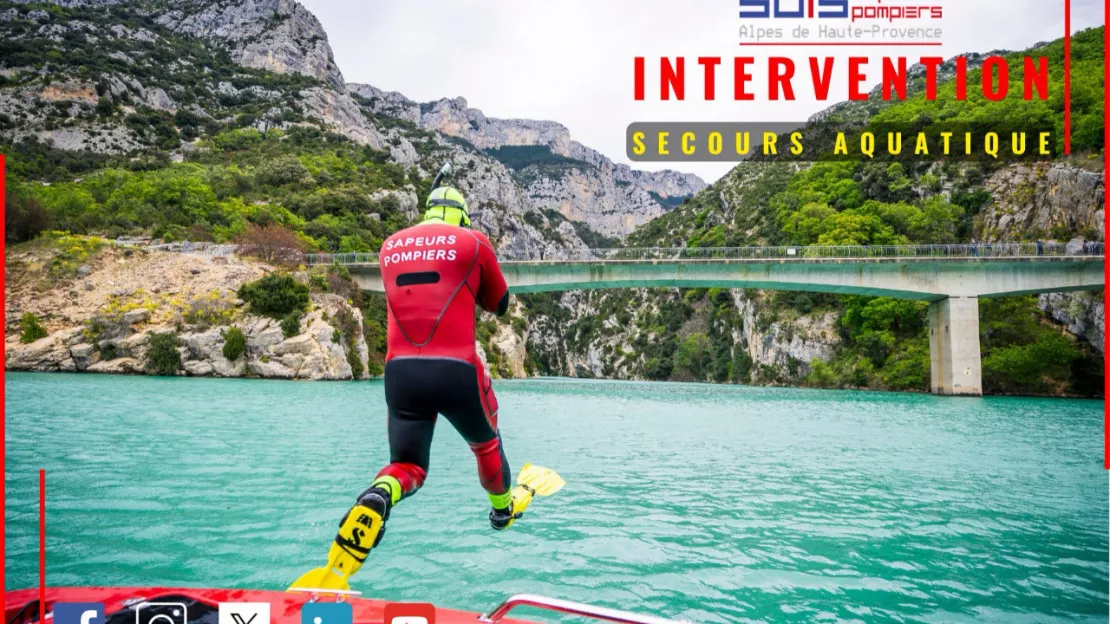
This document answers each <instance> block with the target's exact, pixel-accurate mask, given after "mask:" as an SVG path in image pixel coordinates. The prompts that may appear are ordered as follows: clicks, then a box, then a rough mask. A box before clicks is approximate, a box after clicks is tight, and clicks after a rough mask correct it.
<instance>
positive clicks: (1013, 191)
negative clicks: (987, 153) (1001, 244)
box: [976, 163, 1106, 242]
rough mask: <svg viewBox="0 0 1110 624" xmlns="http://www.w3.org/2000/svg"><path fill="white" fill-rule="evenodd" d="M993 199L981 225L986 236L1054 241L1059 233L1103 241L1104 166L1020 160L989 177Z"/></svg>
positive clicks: (979, 231)
mask: <svg viewBox="0 0 1110 624" xmlns="http://www.w3.org/2000/svg"><path fill="white" fill-rule="evenodd" d="M984 188H985V189H986V190H987V191H988V192H990V194H991V201H990V202H989V203H988V204H987V205H986V206H985V207H984V208H983V212H982V213H981V215H980V219H979V220H978V221H977V225H976V237H977V238H978V239H979V240H982V241H988V242H997V241H1013V240H1035V239H1042V240H1052V239H1053V236H1054V233H1055V232H1067V233H1068V234H1067V237H1066V238H1065V239H1063V240H1060V241H1059V242H1068V240H1070V239H1071V238H1072V236H1073V235H1074V233H1077V232H1078V233H1080V234H1082V235H1085V236H1086V238H1087V239H1088V240H1098V239H1099V238H1100V233H1101V232H1102V231H1103V224H1104V222H1105V218H1106V215H1105V214H1104V212H1103V197H1104V193H1105V189H1104V188H1103V184H1102V173H1101V171H1098V172H1096V171H1088V170H1086V169H1080V168H1078V167H1075V166H1073V165H1070V164H1067V163H1017V164H1012V165H1008V166H1006V167H1002V168H1001V169H999V170H998V171H996V172H995V173H993V174H992V175H991V177H990V178H989V179H988V180H987V182H986V184H985V187H984Z"/></svg>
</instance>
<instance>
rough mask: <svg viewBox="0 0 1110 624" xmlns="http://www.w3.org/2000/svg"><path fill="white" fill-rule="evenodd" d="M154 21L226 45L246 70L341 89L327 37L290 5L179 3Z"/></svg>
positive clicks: (267, 0) (279, 0)
mask: <svg viewBox="0 0 1110 624" xmlns="http://www.w3.org/2000/svg"><path fill="white" fill-rule="evenodd" d="M155 19H156V21H157V22H158V23H159V24H161V25H163V26H166V27H168V28H171V29H172V30H175V31H178V32H182V33H186V34H190V35H193V36H197V37H206V38H218V39H222V40H224V41H226V42H227V43H228V45H229V46H230V48H231V52H232V56H233V58H235V59H236V60H237V61H238V62H239V63H240V64H242V65H246V66H247V67H255V68H258V69H265V70H269V71H272V72H276V73H280V74H286V73H297V74H304V75H306V76H311V77H313V78H316V79H317V80H320V81H322V82H326V83H329V84H331V85H332V86H333V87H336V88H338V89H342V88H343V75H342V74H341V73H340V71H339V68H338V67H337V66H336V65H335V61H334V58H333V56H332V51H331V45H330V44H329V43H328V37H327V33H325V32H324V28H323V26H321V25H320V21H319V20H317V19H316V16H315V15H313V14H312V13H311V12H310V11H309V10H308V9H306V8H304V6H302V5H301V4H300V3H299V2H296V0H248V1H246V2H227V1H217V2H206V1H204V0H179V1H178V2H175V3H173V4H171V5H170V8H169V10H167V11H165V12H163V13H161V14H159V15H157V16H156V18H155Z"/></svg>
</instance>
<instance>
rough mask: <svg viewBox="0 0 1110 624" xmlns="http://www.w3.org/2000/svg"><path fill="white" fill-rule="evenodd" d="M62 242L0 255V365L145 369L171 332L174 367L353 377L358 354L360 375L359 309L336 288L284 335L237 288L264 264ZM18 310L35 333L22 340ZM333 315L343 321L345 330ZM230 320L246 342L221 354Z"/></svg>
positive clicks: (202, 372)
mask: <svg viewBox="0 0 1110 624" xmlns="http://www.w3.org/2000/svg"><path fill="white" fill-rule="evenodd" d="M62 240H63V241H64V245H51V244H45V243H33V244H31V245H29V246H28V245H24V246H18V247H17V248H16V249H15V250H14V252H12V253H9V255H8V257H7V258H6V263H5V266H6V269H7V277H8V289H7V297H6V299H5V302H4V303H5V311H6V318H7V319H8V326H7V328H6V331H5V341H6V344H5V367H6V368H7V369H8V370H17V371H44V372H52V371H66V372H83V371H85V372H90V373H122V374H145V373H149V372H151V371H152V367H153V365H154V362H153V359H152V348H151V345H152V342H153V340H152V339H153V338H154V337H156V336H159V335H163V336H165V335H169V336H172V337H173V340H174V344H175V349H176V351H177V353H178V360H179V363H178V364H177V365H176V366H175V367H174V370H175V371H176V374H177V375H189V376H202V377H263V378H278V379H312V380H323V379H352V378H354V377H355V376H356V374H355V372H354V371H353V369H352V360H353V359H357V360H358V363H357V364H356V366H357V368H358V369H359V371H358V373H357V376H359V377H366V374H367V373H366V371H367V370H368V368H367V366H366V364H367V363H368V361H369V359H370V353H369V352H368V349H367V344H366V340H365V337H364V336H365V334H364V331H363V321H362V314H361V313H360V312H359V311H358V310H357V309H356V308H353V307H352V306H351V305H350V304H349V303H348V302H347V301H346V300H345V299H344V298H343V297H341V296H339V295H336V294H327V293H315V294H313V295H312V302H311V307H310V309H309V311H308V312H307V313H306V314H304V316H303V317H302V318H301V319H300V322H299V324H298V326H297V327H296V328H295V329H296V331H288V330H285V329H284V328H283V327H281V324H280V323H279V322H278V321H277V320H274V319H271V318H269V317H265V316H260V315H257V314H251V313H250V312H249V311H248V309H247V308H246V307H244V305H243V302H242V301H240V300H239V299H238V298H237V296H236V294H235V293H236V291H237V290H238V288H239V287H240V286H241V285H242V284H243V283H245V282H247V281H250V280H253V279H256V278H258V277H261V276H262V275H264V274H265V273H267V272H269V271H270V268H269V267H267V266H265V265H262V264H258V263H255V262H251V261H247V260H243V259H240V258H236V257H227V256H222V257H207V256H201V255H192V254H179V253H170V252H146V251H142V250H136V249H129V248H120V247H116V246H113V245H107V244H106V243H99V242H93V243H91V244H88V243H86V242H75V239H74V238H73V237H66V238H64V239H62ZM77 240H80V241H84V240H85V239H77ZM81 245H85V248H86V250H87V253H86V254H83V255H82V258H81V260H80V261H81V264H80V265H78V266H75V267H72V268H71V269H67V270H65V271H63V272H59V271H58V269H57V267H58V266H63V265H65V263H67V262H69V260H67V258H69V256H68V254H69V253H70V252H68V251H67V250H66V247H69V248H73V247H75V246H81ZM303 279H307V276H304V277H303ZM27 315H30V316H32V317H34V318H35V319H36V322H37V323H39V324H41V325H42V326H43V329H44V331H43V332H42V333H44V334H45V335H44V336H43V337H41V338H38V339H35V340H33V341H30V342H27V343H24V342H22V341H21V330H22V329H23V325H25V324H26V321H25V320H24V319H25V318H26V316H27ZM340 318H348V319H352V321H353V325H352V327H353V329H351V328H348V327H345V326H344V325H343V324H342V323H340V322H338V321H337V320H336V319H340ZM232 327H234V328H237V329H238V330H239V331H241V332H242V333H243V335H244V336H245V338H246V345H245V349H244V351H243V353H242V354H241V355H239V356H237V357H235V358H234V359H229V358H228V357H226V356H225V354H224V346H225V344H226V342H227V337H228V332H229V331H230V330H231V328H232ZM352 354H353V355H352Z"/></svg>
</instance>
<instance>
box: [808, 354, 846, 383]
mask: <svg viewBox="0 0 1110 624" xmlns="http://www.w3.org/2000/svg"><path fill="white" fill-rule="evenodd" d="M806 384H808V385H810V386H813V387H815V388H835V387H837V385H838V384H837V378H836V371H834V370H833V369H832V367H831V366H829V365H828V363H826V362H824V361H822V360H813V361H812V362H810V363H809V375H808V376H807V377H806Z"/></svg>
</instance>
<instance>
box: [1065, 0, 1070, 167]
mask: <svg viewBox="0 0 1110 624" xmlns="http://www.w3.org/2000/svg"><path fill="white" fill-rule="evenodd" d="M1068 154H1071V0H1064V155H1065V156H1066V155H1068Z"/></svg>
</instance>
